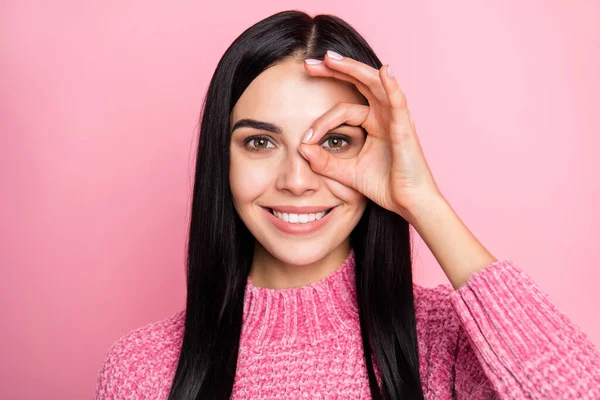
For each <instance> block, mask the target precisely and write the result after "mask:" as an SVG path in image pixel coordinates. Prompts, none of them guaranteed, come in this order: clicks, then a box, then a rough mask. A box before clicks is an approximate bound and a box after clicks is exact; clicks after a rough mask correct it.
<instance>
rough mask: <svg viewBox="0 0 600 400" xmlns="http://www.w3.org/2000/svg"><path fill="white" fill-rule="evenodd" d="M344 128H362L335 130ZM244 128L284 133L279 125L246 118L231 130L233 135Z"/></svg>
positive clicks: (352, 126)
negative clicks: (238, 129)
mask: <svg viewBox="0 0 600 400" xmlns="http://www.w3.org/2000/svg"><path fill="white" fill-rule="evenodd" d="M344 126H348V127H351V128H360V126H355V125H348V124H340V125H338V126H336V127H335V128H333V129H337V128H341V127H344ZM244 127H247V128H253V129H259V130H261V131H267V132H271V133H276V134H278V135H281V134H282V133H283V129H281V127H280V126H279V125H276V124H273V123H270V122H265V121H257V120H255V119H250V118H244V119H240V120H239V121H237V122H236V123H235V124H234V125H233V128H232V129H231V134H233V131H235V130H236V129H237V128H244Z"/></svg>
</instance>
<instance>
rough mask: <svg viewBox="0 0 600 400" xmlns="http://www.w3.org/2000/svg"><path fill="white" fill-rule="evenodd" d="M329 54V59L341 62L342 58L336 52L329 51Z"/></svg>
mask: <svg viewBox="0 0 600 400" xmlns="http://www.w3.org/2000/svg"><path fill="white" fill-rule="evenodd" d="M327 54H328V55H329V57H331V58H333V59H334V60H341V59H342V58H344V57H342V56H341V55H340V54H338V53H336V52H335V51H331V50H327Z"/></svg>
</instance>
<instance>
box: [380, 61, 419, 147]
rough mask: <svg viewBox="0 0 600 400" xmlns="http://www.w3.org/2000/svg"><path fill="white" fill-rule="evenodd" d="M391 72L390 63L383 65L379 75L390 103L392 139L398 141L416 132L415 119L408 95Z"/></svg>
mask: <svg viewBox="0 0 600 400" xmlns="http://www.w3.org/2000/svg"><path fill="white" fill-rule="evenodd" d="M391 72H392V70H391V68H390V66H389V64H388V65H387V66H383V67H381V69H380V70H379V76H380V78H381V82H382V83H383V88H384V90H385V93H386V96H387V98H388V102H389V105H390V136H391V138H392V141H395V142H397V141H400V140H402V138H406V137H407V136H415V135H416V134H415V127H414V121H413V119H412V116H411V115H410V111H409V110H408V107H407V100H406V96H405V94H404V92H403V91H402V89H400V85H399V84H398V81H397V80H396V78H395V77H394V76H393V73H391ZM390 75H391V76H390Z"/></svg>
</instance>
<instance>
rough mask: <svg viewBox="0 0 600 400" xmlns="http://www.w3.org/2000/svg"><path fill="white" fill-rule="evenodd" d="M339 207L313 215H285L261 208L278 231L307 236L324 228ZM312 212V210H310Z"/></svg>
mask: <svg viewBox="0 0 600 400" xmlns="http://www.w3.org/2000/svg"><path fill="white" fill-rule="evenodd" d="M338 208H339V207H337V206H336V207H333V208H330V209H327V210H323V211H316V212H314V213H312V212H311V213H302V214H297V213H285V212H279V211H274V210H273V209H272V208H266V207H262V209H263V210H264V212H265V216H266V217H267V219H268V220H269V221H270V222H271V223H272V224H273V226H275V228H277V229H278V230H279V231H281V232H283V233H287V234H292V235H307V234H310V233H313V232H317V231H318V230H320V229H321V228H322V227H324V226H325V225H326V224H327V223H328V222H329V221H330V220H331V218H332V215H334V214H336V210H337V209H338ZM310 211H312V210H310Z"/></svg>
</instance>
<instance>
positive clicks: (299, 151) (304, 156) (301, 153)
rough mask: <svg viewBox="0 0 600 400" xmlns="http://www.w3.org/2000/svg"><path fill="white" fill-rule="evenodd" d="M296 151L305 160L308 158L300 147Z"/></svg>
mask: <svg viewBox="0 0 600 400" xmlns="http://www.w3.org/2000/svg"><path fill="white" fill-rule="evenodd" d="M298 153H300V155H301V156H302V158H304V159H305V160H306V161H308V158H306V154H304V153H303V152H302V150H300V148H299V147H298Z"/></svg>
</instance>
